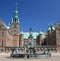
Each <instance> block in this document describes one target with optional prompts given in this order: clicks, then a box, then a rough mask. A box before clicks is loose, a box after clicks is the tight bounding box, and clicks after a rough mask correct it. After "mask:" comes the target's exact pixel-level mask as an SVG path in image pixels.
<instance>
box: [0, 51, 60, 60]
mask: <svg viewBox="0 0 60 61" xmlns="http://www.w3.org/2000/svg"><path fill="white" fill-rule="evenodd" d="M0 61H60V53H52V56H51V57H40V58H29V59H27V58H11V57H10V53H5V52H2V53H0Z"/></svg>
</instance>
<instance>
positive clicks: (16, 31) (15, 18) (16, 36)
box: [12, 5, 20, 47]
mask: <svg viewBox="0 0 60 61" xmlns="http://www.w3.org/2000/svg"><path fill="white" fill-rule="evenodd" d="M19 24H20V23H19V17H18V9H17V5H16V9H15V12H14V16H13V18H12V35H13V46H14V47H17V46H19Z"/></svg>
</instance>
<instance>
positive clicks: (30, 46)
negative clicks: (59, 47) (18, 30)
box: [11, 28, 51, 58]
mask: <svg viewBox="0 0 60 61" xmlns="http://www.w3.org/2000/svg"><path fill="white" fill-rule="evenodd" d="M28 38H29V42H28V43H27V45H26V46H25V50H24V53H23V52H20V53H18V47H17V48H16V50H15V51H14V52H13V53H12V54H11V56H12V57H20V58H23V57H26V58H33V57H35V58H36V57H48V56H51V52H50V51H49V49H48V50H47V49H45V47H44V52H43V53H42V54H41V53H36V50H35V47H36V45H35V43H34V40H33V33H32V29H31V28H30V34H29V37H28ZM28 50H29V52H28Z"/></svg>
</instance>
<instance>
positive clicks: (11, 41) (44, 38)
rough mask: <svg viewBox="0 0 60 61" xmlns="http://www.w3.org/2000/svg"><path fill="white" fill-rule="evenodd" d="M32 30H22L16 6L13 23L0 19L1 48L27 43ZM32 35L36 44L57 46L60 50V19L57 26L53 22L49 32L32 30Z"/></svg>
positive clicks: (59, 50)
mask: <svg viewBox="0 0 60 61" xmlns="http://www.w3.org/2000/svg"><path fill="white" fill-rule="evenodd" d="M30 32H32V31H30ZM30 32H23V31H20V21H19V17H18V9H17V7H16V10H15V11H14V16H13V18H12V25H10V24H8V26H7V25H6V24H5V23H4V22H3V21H2V20H0V49H2V48H5V47H17V46H18V47H19V46H22V47H23V46H25V45H27V43H28V42H29V36H30ZM32 36H33V40H34V44H35V45H36V46H44V45H45V46H55V47H56V48H57V51H58V52H60V21H59V22H58V24H57V25H56V26H54V25H52V24H51V25H50V26H48V30H47V32H42V31H40V32H32Z"/></svg>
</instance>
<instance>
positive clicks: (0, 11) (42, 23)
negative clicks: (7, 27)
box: [0, 0, 60, 32]
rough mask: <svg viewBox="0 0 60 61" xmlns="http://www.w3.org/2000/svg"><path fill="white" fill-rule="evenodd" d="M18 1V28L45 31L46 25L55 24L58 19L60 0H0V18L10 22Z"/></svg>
mask: <svg viewBox="0 0 60 61" xmlns="http://www.w3.org/2000/svg"><path fill="white" fill-rule="evenodd" d="M16 2H17V3H18V11H19V19H20V29H21V30H22V31H29V28H30V27H31V28H32V29H33V31H37V32H39V31H40V29H41V30H42V31H47V28H48V25H49V24H51V23H53V24H57V22H58V20H59V19H60V0H0V19H2V20H3V21H4V22H5V23H6V24H8V23H9V22H10V23H11V21H12V17H13V14H14V10H15V7H16Z"/></svg>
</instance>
